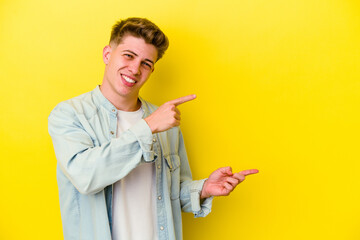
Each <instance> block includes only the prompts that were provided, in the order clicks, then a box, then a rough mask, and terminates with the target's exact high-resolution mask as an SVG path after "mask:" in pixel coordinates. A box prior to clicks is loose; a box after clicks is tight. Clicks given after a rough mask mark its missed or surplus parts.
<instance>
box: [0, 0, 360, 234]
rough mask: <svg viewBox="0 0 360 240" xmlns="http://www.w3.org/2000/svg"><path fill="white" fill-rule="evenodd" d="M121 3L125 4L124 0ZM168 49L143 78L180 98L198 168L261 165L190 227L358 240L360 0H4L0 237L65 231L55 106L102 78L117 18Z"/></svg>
mask: <svg viewBox="0 0 360 240" xmlns="http://www.w3.org/2000/svg"><path fill="white" fill-rule="evenodd" d="M126 2H127V3H126ZM130 16H141V17H147V18H149V19H151V20H153V21H154V22H155V23H157V24H158V25H159V26H160V27H161V28H162V29H163V30H164V31H165V32H166V33H167V34H168V36H169V38H170V48H169V50H168V52H167V54H165V56H164V58H163V59H162V60H160V62H158V64H157V65H156V70H155V72H154V74H153V76H152V77H151V79H150V80H149V82H148V84H147V85H146V86H145V87H144V89H143V92H142V95H143V97H145V98H146V99H148V100H150V101H152V102H154V103H156V104H158V105H159V104H161V103H163V102H165V101H167V100H170V99H173V98H176V97H180V96H182V95H186V94H190V93H196V94H197V95H198V99H197V100H196V101H193V102H191V103H187V104H184V105H183V106H181V110H182V116H183V123H182V129H183V132H184V135H185V138H186V139H185V141H186V144H187V149H188V153H189V157H190V162H191V166H192V170H193V175H194V177H195V178H203V177H206V176H208V174H209V173H210V172H212V170H214V169H215V168H217V167H220V166H226V165H231V166H232V167H233V169H234V170H242V169H246V168H258V169H259V170H260V173H259V174H258V175H255V176H250V177H249V178H248V179H247V180H246V181H245V182H244V183H243V184H241V186H240V187H239V188H238V189H236V190H235V192H233V193H232V195H231V196H230V197H228V198H218V199H215V201H214V205H213V212H212V213H211V214H210V215H209V216H208V217H207V218H205V219H193V218H192V215H191V214H184V215H183V220H184V236H185V239H186V240H187V239H247V240H251V239H257V240H263V239H346V240H348V239H349V240H350V239H360V233H359V230H358V227H359V224H360V217H359V216H360V207H359V201H360V191H359V187H360V178H359V173H358V172H359V157H360V153H359V136H360V129H359V120H360V114H359V104H360V97H359V96H360V92H359V91H360V63H359V62H360V44H359V43H360V4H359V2H358V1H356V0H331V1H330V0H329V1H326V0H256V1H255V0H239V1H235V0H233V1H232V0H222V1H213V0H206V1H205V0H203V1H200V0H191V1H190V0H161V1H160V0H158V1H157V0H152V1H149V0H146V1H145V0H137V1H110V0H105V1H85V0H79V1H73V0H63V1H40V0H31V1H30V0H1V1H0V50H1V51H0V79H1V87H0V104H1V117H0V126H1V127H0V133H1V138H0V141H1V150H0V151H1V154H0V157H1V164H0V189H1V197H0V239H6V240H8V239H37V240H39V239H62V228H61V220H60V211H59V203H58V195H57V194H58V192H57V185H56V179H55V166H56V159H55V157H54V152H53V149H52V143H51V139H50V137H49V135H48V133H47V116H48V114H49V113H50V111H51V109H52V108H53V107H54V106H55V105H56V104H57V103H58V102H60V101H62V100H65V99H69V98H71V97H74V96H77V95H79V94H81V93H84V92H86V91H90V90H92V89H93V88H94V87H95V86H96V84H100V83H101V80H102V74H103V69H104V65H103V62H102V57H101V53H102V48H103V46H104V45H105V44H107V41H108V37H109V34H110V28H111V26H112V25H113V23H114V22H115V21H116V20H117V19H119V18H126V17H130Z"/></svg>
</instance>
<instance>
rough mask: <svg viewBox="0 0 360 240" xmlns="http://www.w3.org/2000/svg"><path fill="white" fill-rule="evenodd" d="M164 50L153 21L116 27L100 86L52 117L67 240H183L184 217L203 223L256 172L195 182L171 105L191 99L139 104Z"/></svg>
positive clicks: (220, 173) (223, 173)
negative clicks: (216, 200)
mask: <svg viewBox="0 0 360 240" xmlns="http://www.w3.org/2000/svg"><path fill="white" fill-rule="evenodd" d="M167 47H168V40H167V37H166V36H165V35H164V33H163V32H162V31H161V30H160V29H159V28H158V27H157V26H156V25H155V24H153V23H152V22H150V21H149V20H147V19H142V18H129V19H126V20H123V21H120V22H118V23H117V24H115V25H114V27H113V30H112V33H111V38H110V43H109V45H107V46H105V48H104V50H103V60H104V63H105V72H104V77H103V81H102V85H101V86H98V87H96V88H95V89H94V90H93V91H91V92H89V93H85V94H83V95H81V96H78V97H75V98H73V99H70V100H67V101H65V102H62V103H60V104H59V105H58V106H56V108H55V109H54V110H53V111H52V112H51V114H50V116H49V133H50V135H51V137H52V140H53V144H54V148H55V154H56V157H57V160H58V165H57V180H58V187H59V196H60V208H61V217H62V222H63V230H64V238H65V239H105V240H106V239H115V240H116V239H125V240H129V239H139V240H140V239H141V240H146V239H149V240H152V239H182V226H181V210H183V211H185V212H193V213H194V215H195V217H204V216H206V215H207V214H208V213H209V212H210V209H211V204H212V199H213V196H225V195H228V194H229V193H230V192H231V191H232V190H233V189H234V188H235V187H236V185H237V184H239V183H240V182H242V181H243V180H244V179H245V176H246V175H248V174H253V173H256V172H257V170H255V169H252V170H245V171H242V172H240V173H234V174H233V173H232V171H231V168H230V167H224V168H219V169H218V170H216V171H214V172H213V173H212V174H211V175H210V176H209V178H208V179H206V180H205V179H203V180H199V181H193V180H192V177H191V171H190V167H189V163H188V160H187V155H186V151H185V146H184V142H183V138H182V134H181V131H180V129H179V127H177V126H179V124H180V112H179V110H178V109H177V106H178V105H180V104H182V103H185V102H187V101H191V100H193V99H194V98H195V95H189V96H185V97H182V98H178V99H175V100H172V101H169V102H167V103H165V104H163V105H162V106H160V107H159V108H157V107H156V106H154V105H152V104H150V103H148V102H147V101H145V100H143V99H142V98H139V90H140V89H141V87H142V86H143V85H144V83H145V82H146V81H147V79H148V78H149V77H150V75H151V73H152V72H153V71H154V65H155V63H156V61H158V60H159V59H160V58H161V57H162V56H163V54H164V52H165V51H166V49H167Z"/></svg>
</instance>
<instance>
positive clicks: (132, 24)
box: [110, 17, 169, 61]
mask: <svg viewBox="0 0 360 240" xmlns="http://www.w3.org/2000/svg"><path fill="white" fill-rule="evenodd" d="M127 34H130V35H132V36H134V37H140V38H142V39H144V41H145V42H146V43H148V44H152V45H154V47H155V48H156V49H157V52H158V57H157V60H156V61H158V60H159V59H160V58H161V57H162V56H163V55H164V53H165V51H166V49H167V48H168V47H169V40H168V38H167V37H166V35H165V34H164V33H163V32H162V31H161V30H160V28H159V27H158V26H156V25H155V24H154V23H153V22H151V21H149V20H148V19H146V18H136V17H131V18H127V19H125V20H120V21H118V22H116V23H115V25H114V26H113V28H112V31H111V36H110V44H116V45H119V44H120V43H121V41H122V39H123V37H124V36H125V35H127Z"/></svg>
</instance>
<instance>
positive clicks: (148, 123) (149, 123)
mask: <svg viewBox="0 0 360 240" xmlns="http://www.w3.org/2000/svg"><path fill="white" fill-rule="evenodd" d="M144 120H145V122H146V123H147V125H148V126H149V128H150V130H151V132H152V133H153V134H154V133H157V131H156V130H155V128H154V127H153V124H151V117H150V116H149V117H146V118H144Z"/></svg>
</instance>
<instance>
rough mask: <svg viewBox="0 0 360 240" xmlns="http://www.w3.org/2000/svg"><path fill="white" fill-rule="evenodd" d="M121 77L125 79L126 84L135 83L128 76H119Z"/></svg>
mask: <svg viewBox="0 0 360 240" xmlns="http://www.w3.org/2000/svg"><path fill="white" fill-rule="evenodd" d="M121 76H122V77H123V78H124V79H125V81H127V82H128V83H136V81H135V80H133V79H131V78H129V77H128V76H125V75H121Z"/></svg>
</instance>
